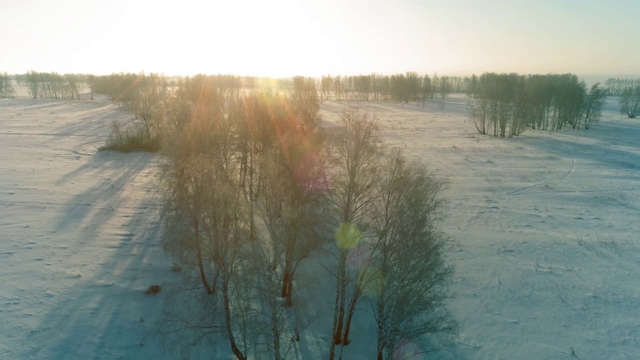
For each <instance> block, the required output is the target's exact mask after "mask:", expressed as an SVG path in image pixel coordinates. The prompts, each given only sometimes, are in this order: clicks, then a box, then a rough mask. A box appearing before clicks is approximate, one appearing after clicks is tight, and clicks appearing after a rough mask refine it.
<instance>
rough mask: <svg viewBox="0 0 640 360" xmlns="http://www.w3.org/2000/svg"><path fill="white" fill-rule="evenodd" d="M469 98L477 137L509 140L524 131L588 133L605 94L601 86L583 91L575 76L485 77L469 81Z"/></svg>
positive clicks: (597, 117) (494, 74)
mask: <svg viewBox="0 0 640 360" xmlns="http://www.w3.org/2000/svg"><path fill="white" fill-rule="evenodd" d="M470 95H471V97H472V98H473V99H474V103H473V107H472V119H473V122H474V124H475V126H476V129H477V130H478V132H480V133H481V134H488V133H489V134H493V136H501V137H505V136H506V137H513V136H517V135H519V134H520V133H521V132H522V131H524V129H525V128H527V127H530V128H532V129H541V130H547V129H548V130H559V129H562V128H563V127H565V126H571V127H572V128H573V129H578V128H580V127H584V128H585V129H588V128H589V127H590V126H591V124H592V123H593V122H594V121H597V120H598V119H599V117H600V114H601V109H602V104H603V103H604V99H605V96H606V91H605V89H604V88H602V87H600V85H599V84H595V85H593V86H592V87H591V89H589V90H587V88H586V85H585V83H584V82H583V81H579V80H578V77H577V76H576V75H573V74H564V75H518V74H496V73H485V74H482V75H481V76H480V77H478V78H476V77H475V76H474V77H473V78H472V88H471V89H470Z"/></svg>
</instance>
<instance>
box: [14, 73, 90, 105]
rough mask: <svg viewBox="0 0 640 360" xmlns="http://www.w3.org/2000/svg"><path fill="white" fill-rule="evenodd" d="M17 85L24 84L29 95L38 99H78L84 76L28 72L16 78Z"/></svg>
mask: <svg viewBox="0 0 640 360" xmlns="http://www.w3.org/2000/svg"><path fill="white" fill-rule="evenodd" d="M17 78H18V83H19V84H24V85H26V86H27V89H28V90H29V94H30V95H31V96H32V97H33V98H34V99H37V98H40V99H72V100H73V99H79V98H80V95H79V94H80V92H79V89H80V87H81V86H82V85H83V84H84V83H85V79H86V76H85V75H78V74H64V75H61V74H58V73H55V72H51V73H48V72H37V71H28V72H27V73H26V74H22V75H19V76H17Z"/></svg>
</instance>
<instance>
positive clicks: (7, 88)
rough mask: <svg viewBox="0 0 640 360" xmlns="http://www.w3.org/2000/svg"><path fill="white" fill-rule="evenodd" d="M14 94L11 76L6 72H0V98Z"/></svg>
mask: <svg viewBox="0 0 640 360" xmlns="http://www.w3.org/2000/svg"><path fill="white" fill-rule="evenodd" d="M14 94H15V91H14V89H13V85H12V84H11V77H10V76H9V74H7V73H6V72H4V73H0V99H4V98H8V97H12V96H13V95H14Z"/></svg>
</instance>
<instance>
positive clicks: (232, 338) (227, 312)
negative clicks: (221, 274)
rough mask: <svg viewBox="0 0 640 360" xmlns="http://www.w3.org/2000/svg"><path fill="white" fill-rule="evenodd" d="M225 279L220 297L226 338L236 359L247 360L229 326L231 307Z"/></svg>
mask: <svg viewBox="0 0 640 360" xmlns="http://www.w3.org/2000/svg"><path fill="white" fill-rule="evenodd" d="M227 281H228V280H227V279H225V280H224V281H223V284H222V298H223V301H224V320H225V327H226V330H227V338H228V339H229V344H230V345H231V351H233V354H234V355H235V356H236V358H237V359H238V360H247V357H246V356H245V355H244V354H243V353H242V351H240V349H239V348H238V345H237V344H236V338H235V336H233V328H232V327H231V307H230V305H229V303H230V300H229V287H228V284H227Z"/></svg>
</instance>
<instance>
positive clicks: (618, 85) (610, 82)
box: [604, 78, 640, 96]
mask: <svg viewBox="0 0 640 360" xmlns="http://www.w3.org/2000/svg"><path fill="white" fill-rule="evenodd" d="M638 86H640V79H620V78H609V79H607V80H606V81H605V82H604V87H605V88H606V90H607V94H609V95H613V96H620V95H622V93H623V92H624V91H625V90H626V89H629V88H631V89H633V88H636V87H638Z"/></svg>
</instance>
